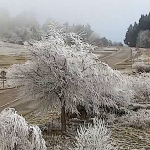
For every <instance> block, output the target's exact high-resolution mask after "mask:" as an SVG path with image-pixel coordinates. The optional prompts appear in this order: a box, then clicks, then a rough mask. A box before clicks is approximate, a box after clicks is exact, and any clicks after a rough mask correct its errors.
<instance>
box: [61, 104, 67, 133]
mask: <svg viewBox="0 0 150 150" xmlns="http://www.w3.org/2000/svg"><path fill="white" fill-rule="evenodd" d="M61 131H62V132H66V110H65V101H64V102H62V106H61Z"/></svg>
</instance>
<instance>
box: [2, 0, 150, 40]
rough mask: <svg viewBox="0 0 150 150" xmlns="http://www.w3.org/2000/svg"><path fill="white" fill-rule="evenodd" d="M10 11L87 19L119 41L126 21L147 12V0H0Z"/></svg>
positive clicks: (71, 20) (78, 20) (60, 18)
mask: <svg viewBox="0 0 150 150" xmlns="http://www.w3.org/2000/svg"><path fill="white" fill-rule="evenodd" d="M0 7H1V8H6V9H7V10H8V11H9V12H10V13H11V14H12V15H16V14H17V13H19V12H22V11H33V12H35V13H36V15H37V18H38V19H39V20H40V21H41V22H42V21H44V20H45V19H47V18H48V17H51V18H53V19H55V20H56V21H59V22H66V21H68V22H69V23H70V24H72V23H75V24H86V23H89V24H90V25H91V27H92V29H93V30H94V31H95V32H96V33H98V34H99V35H100V36H101V37H103V36H105V37H106V38H108V39H110V40H112V41H123V40H124V37H125V33H126V31H127V28H128V27H129V25H130V24H131V23H132V24H133V23H134V22H135V21H137V22H138V20H139V18H140V16H141V14H147V13H149V12H150V0H0Z"/></svg>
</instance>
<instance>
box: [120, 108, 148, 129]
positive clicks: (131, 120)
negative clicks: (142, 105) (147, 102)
mask: <svg viewBox="0 0 150 150" xmlns="http://www.w3.org/2000/svg"><path fill="white" fill-rule="evenodd" d="M120 122H121V123H123V124H124V125H127V126H132V127H148V126H150V110H146V109H140V110H138V111H137V112H130V113H129V114H128V115H126V116H123V117H121V118H120Z"/></svg>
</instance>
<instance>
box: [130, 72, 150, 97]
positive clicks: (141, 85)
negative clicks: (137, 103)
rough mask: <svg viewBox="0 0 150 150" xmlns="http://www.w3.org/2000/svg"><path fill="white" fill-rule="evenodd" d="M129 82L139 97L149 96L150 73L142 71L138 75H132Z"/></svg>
mask: <svg viewBox="0 0 150 150" xmlns="http://www.w3.org/2000/svg"><path fill="white" fill-rule="evenodd" d="M128 82H129V84H131V86H130V87H131V89H132V91H133V94H134V95H135V96H136V98H137V99H145V98H149V95H150V74H149V73H142V74H141V75H138V76H131V77H130V78H129V81H128Z"/></svg>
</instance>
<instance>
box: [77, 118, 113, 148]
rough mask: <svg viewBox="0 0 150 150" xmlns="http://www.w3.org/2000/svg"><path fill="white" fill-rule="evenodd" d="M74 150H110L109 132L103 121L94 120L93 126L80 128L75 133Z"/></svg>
mask: <svg viewBox="0 0 150 150" xmlns="http://www.w3.org/2000/svg"><path fill="white" fill-rule="evenodd" d="M77 134H78V135H77V137H76V140H77V144H76V148H75V150H112V149H113V147H112V145H111V140H110V136H111V134H110V131H109V130H108V129H107V127H105V125H104V121H102V120H99V119H97V118H96V119H94V124H93V125H92V124H89V125H88V126H87V127H86V126H81V127H80V129H79V130H78V131H77Z"/></svg>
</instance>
